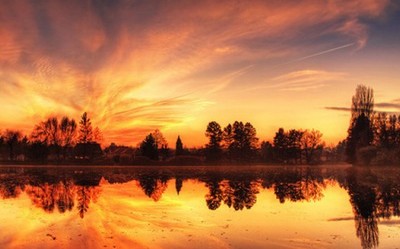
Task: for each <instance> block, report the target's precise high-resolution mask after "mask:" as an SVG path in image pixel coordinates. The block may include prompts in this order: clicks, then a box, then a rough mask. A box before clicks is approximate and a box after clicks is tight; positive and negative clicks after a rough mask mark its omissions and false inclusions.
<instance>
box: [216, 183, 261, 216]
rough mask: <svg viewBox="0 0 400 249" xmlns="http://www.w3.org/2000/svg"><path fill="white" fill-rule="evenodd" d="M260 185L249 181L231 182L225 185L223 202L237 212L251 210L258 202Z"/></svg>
mask: <svg viewBox="0 0 400 249" xmlns="http://www.w3.org/2000/svg"><path fill="white" fill-rule="evenodd" d="M259 192H260V191H259V184H258V183H257V182H252V181H249V180H241V181H239V180H233V181H232V180H231V181H229V182H224V183H223V200H224V203H225V204H226V205H228V207H233V208H234V209H235V210H243V208H247V209H250V208H251V207H253V205H254V204H255V203H256V201H257V196H256V195H257V194H258V193H259Z"/></svg>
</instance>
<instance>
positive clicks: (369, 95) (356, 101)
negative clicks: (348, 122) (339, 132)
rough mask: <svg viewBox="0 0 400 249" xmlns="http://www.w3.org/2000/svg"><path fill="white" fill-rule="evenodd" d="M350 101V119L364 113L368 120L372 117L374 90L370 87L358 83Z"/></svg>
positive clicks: (354, 118)
mask: <svg viewBox="0 0 400 249" xmlns="http://www.w3.org/2000/svg"><path fill="white" fill-rule="evenodd" d="M351 102H352V105H351V119H352V121H354V120H356V119H357V118H358V117H359V116H361V115H364V116H365V117H366V118H368V119H369V120H371V119H372V115H373V113H374V90H373V89H372V88H370V87H367V86H364V85H358V86H357V88H356V93H355V94H354V95H353V97H352V99H351Z"/></svg>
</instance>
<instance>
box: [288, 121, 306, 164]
mask: <svg viewBox="0 0 400 249" xmlns="http://www.w3.org/2000/svg"><path fill="white" fill-rule="evenodd" d="M302 137H303V131H301V130H295V129H292V130H290V131H289V133H288V134H287V143H288V150H287V158H288V159H289V160H291V161H292V162H293V163H299V162H301V139H302Z"/></svg>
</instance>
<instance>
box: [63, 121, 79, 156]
mask: <svg viewBox="0 0 400 249" xmlns="http://www.w3.org/2000/svg"><path fill="white" fill-rule="evenodd" d="M76 129H77V124H76V122H75V120H74V119H69V118H68V117H63V118H62V119H61V123H60V131H61V134H60V136H61V141H62V142H61V145H62V148H63V156H64V159H65V158H66V156H67V155H66V154H67V150H68V149H70V148H72V146H73V145H74V143H75V142H76Z"/></svg>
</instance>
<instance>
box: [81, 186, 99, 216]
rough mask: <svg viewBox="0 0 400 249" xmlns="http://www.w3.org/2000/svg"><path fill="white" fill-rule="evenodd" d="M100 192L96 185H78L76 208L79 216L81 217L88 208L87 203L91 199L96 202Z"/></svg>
mask: <svg viewBox="0 0 400 249" xmlns="http://www.w3.org/2000/svg"><path fill="white" fill-rule="evenodd" d="M99 194H100V188H99V187H97V186H78V187H77V191H76V195H77V201H78V204H77V208H78V213H79V216H80V217H81V218H82V219H83V217H84V216H85V213H86V212H87V211H88V209H89V204H90V202H91V201H93V202H96V201H97V198H98V196H99Z"/></svg>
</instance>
